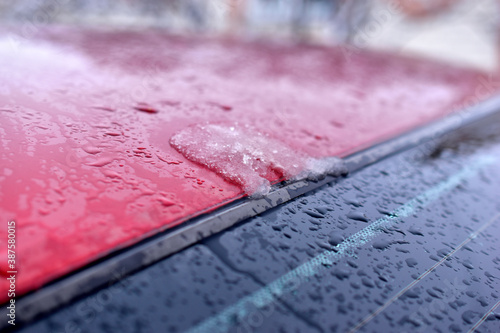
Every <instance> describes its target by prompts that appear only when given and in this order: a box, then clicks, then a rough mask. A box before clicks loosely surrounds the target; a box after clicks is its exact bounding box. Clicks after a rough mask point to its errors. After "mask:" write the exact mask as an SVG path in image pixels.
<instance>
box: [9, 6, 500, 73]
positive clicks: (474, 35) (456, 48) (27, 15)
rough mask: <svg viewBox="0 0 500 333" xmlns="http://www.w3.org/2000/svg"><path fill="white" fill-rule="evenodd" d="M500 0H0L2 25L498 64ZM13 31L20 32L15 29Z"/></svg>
mask: <svg viewBox="0 0 500 333" xmlns="http://www.w3.org/2000/svg"><path fill="white" fill-rule="evenodd" d="M499 9H500V0H371V1H370V0H142V1H134V0H44V1H36V0H17V1H9V0H0V20H1V22H2V25H1V26H3V27H4V28H5V27H8V26H9V25H12V26H16V27H17V28H18V30H17V31H19V27H21V31H22V32H21V34H23V36H21V37H23V38H28V37H33V36H34V35H35V31H36V30H37V29H38V28H39V27H40V26H45V25H51V24H64V25H76V26H90V27H98V28H103V29H150V28H154V29H164V30H166V31H169V32H171V33H175V34H205V35H209V36H214V35H215V36H224V37H229V36H231V37H236V38H243V39H273V40H280V41H283V40H285V41H290V42H300V43H314V44H326V45H336V44H342V45H348V46H346V51H347V52H358V51H360V50H363V49H382V50H391V51H392V52H397V53H405V54H414V55H418V56H424V57H430V58H435V59H440V60H443V61H446V62H449V63H453V64H458V65H462V66H467V67H474V68H478V69H482V70H487V71H496V70H497V68H499V66H498V59H499V56H498V55H499V54H500V52H499V51H498V50H499V45H498V41H499V40H500V38H499V37H498V35H499V30H500V29H499V27H500V24H499V20H500V19H499V18H500V15H499ZM18 33H19V32H18Z"/></svg>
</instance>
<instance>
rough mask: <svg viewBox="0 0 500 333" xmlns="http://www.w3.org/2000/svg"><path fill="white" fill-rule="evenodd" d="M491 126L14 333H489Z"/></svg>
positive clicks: (494, 181)
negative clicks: (71, 332)
mask: <svg viewBox="0 0 500 333" xmlns="http://www.w3.org/2000/svg"><path fill="white" fill-rule="evenodd" d="M495 118H496V120H495V119H492V118H490V119H488V120H487V121H485V122H483V123H482V124H481V125H480V126H478V127H474V126H471V127H469V128H468V129H467V130H466V131H460V132H459V133H454V134H453V135H450V136H448V138H447V139H446V140H444V141H441V142H439V143H435V144H433V145H428V144H423V145H420V146H418V147H416V148H414V149H411V150H409V151H406V152H403V153H401V154H396V155H394V156H392V157H390V158H388V159H386V160H384V161H380V162H378V163H375V164H373V165H371V166H368V167H366V168H365V169H363V170H361V171H358V172H356V173H353V174H351V175H349V176H348V177H347V178H339V179H337V181H336V182H333V183H331V184H329V185H325V186H323V187H321V188H319V189H318V190H316V191H314V192H310V193H308V194H306V195H304V196H302V197H299V198H296V199H294V200H292V201H289V202H287V203H285V204H283V205H281V206H278V207H276V208H274V209H272V210H270V211H268V212H266V213H264V214H262V215H260V216H257V217H254V218H251V219H249V220H247V221H246V222H245V223H241V224H240V225H237V226H235V227H233V228H230V229H228V230H225V231H223V232H221V233H219V234H216V235H214V236H212V237H210V238H207V239H205V240H203V241H202V242H200V243H199V244H196V245H193V246H191V247H189V248H187V249H185V250H183V251H180V252H179V253H176V254H174V255H172V256H171V257H168V258H166V259H164V260H161V261H160V262H158V263H156V264H154V265H152V266H150V267H146V268H144V269H143V270H141V271H140V272H138V273H136V274H133V275H132V276H129V277H127V278H124V279H121V280H119V281H117V283H116V284H114V285H112V286H109V287H106V288H102V289H101V290H98V291H96V292H95V293H91V294H89V295H87V296H86V297H83V298H82V299H80V300H77V301H75V302H74V303H72V304H71V305H68V306H65V307H63V308H62V309H61V310H60V311H57V312H54V313H50V315H48V316H47V317H45V318H43V319H41V320H39V321H37V322H35V323H33V324H32V325H30V326H29V327H26V329H25V330H23V331H22V332H23V333H52V332H65V330H66V331H70V330H74V331H78V332H81V333H94V332H113V331H120V332H124V333H125V332H157V331H166V332H245V333H246V332H339V333H340V332H370V333H376V332H408V333H409V332H419V333H424V332H457V333H458V332H470V330H472V329H473V328H477V330H475V331H474V332H477V333H497V332H498V331H499V330H498V329H499V327H500V293H499V290H500V245H499V244H500V243H499V240H500V199H499V198H500V196H499V188H500V160H499V156H500V136H499V134H500V117H499V116H498V115H497V116H496V117H495ZM359 235H362V237H359ZM117 274H119V272H117ZM117 277H119V275H117Z"/></svg>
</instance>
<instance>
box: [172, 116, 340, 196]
mask: <svg viewBox="0 0 500 333" xmlns="http://www.w3.org/2000/svg"><path fill="white" fill-rule="evenodd" d="M170 144H171V145H172V147H174V148H175V149H176V150H177V151H178V152H180V153H181V154H182V155H184V156H185V157H186V158H187V159H188V160H190V161H193V162H196V163H199V164H202V165H204V166H206V167H207V168H208V169H210V170H212V171H214V172H216V173H217V174H219V175H221V176H222V177H223V178H224V179H226V180H227V181H230V182H232V183H236V184H238V185H240V186H242V187H243V190H244V191H245V193H247V194H249V195H252V196H261V195H266V194H267V193H269V190H270V188H271V184H270V182H269V181H268V180H267V179H268V178H271V179H273V178H275V177H276V176H278V177H279V178H286V179H305V178H308V179H311V180H317V179H320V178H322V177H324V176H325V175H327V174H329V175H340V174H342V173H344V172H345V167H344V165H343V163H342V161H341V160H340V159H338V158H335V157H329V158H325V159H313V158H311V157H309V156H307V155H305V154H303V153H301V152H297V151H295V150H292V149H291V148H290V147H288V146H286V145H284V144H283V143H282V142H280V141H278V140H276V139H273V138H271V137H269V135H266V134H263V133H260V132H259V131H257V130H256V129H254V128H251V127H250V126H247V125H238V124H234V125H232V126H224V125H215V124H207V125H197V126H192V127H188V128H186V129H184V130H183V131H181V132H179V133H177V134H175V135H174V136H173V137H172V138H171V139H170ZM273 176H274V177H273Z"/></svg>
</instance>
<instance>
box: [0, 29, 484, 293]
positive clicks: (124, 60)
mask: <svg viewBox="0 0 500 333" xmlns="http://www.w3.org/2000/svg"><path fill="white" fill-rule="evenodd" d="M352 51H353V50H350V49H346V48H342V47H338V48H325V47H318V46H304V45H301V46H297V45H295V46H292V45H276V44H270V43H263V42H236V41H230V40H220V39H199V38H184V37H173V36H168V35H165V34H162V33H159V32H147V33H146V32H104V31H97V30H95V31H93V30H86V31H77V30H71V29H67V28H64V29H63V28H52V29H50V30H46V31H40V32H38V34H37V35H36V36H35V37H33V38H31V39H24V38H17V37H16V35H9V34H4V35H0V59H2V66H1V67H0V78H1V82H2V85H1V86H0V142H1V150H0V154H1V155H0V163H1V164H0V166H1V167H0V219H1V220H2V221H9V220H15V221H16V226H17V229H16V230H17V236H18V240H17V244H18V267H17V269H18V272H19V273H18V281H17V288H18V291H19V292H21V293H25V292H28V291H30V290H34V289H36V288H37V287H40V286H41V285H43V284H44V283H47V282H49V281H51V280H53V279H54V278H57V277H60V276H62V275H63V274H65V273H68V272H70V271H71V270H74V269H76V268H79V267H82V266H83V265H85V264H87V263H89V262H91V261H92V260H95V259H96V258H99V257H101V256H103V255H105V254H107V253H109V252H110V251H112V250H115V249H118V248H123V247H125V246H128V245H130V244H132V243H135V242H137V241H138V240H140V239H144V238H145V237H147V236H148V235H152V234H154V233H157V232H159V231H161V230H165V229H166V228H169V227H172V226H175V225H177V224H179V223H182V222H183V221H185V220H187V219H189V218H191V217H193V216H196V215H199V214H201V213H203V212H207V211H210V210H213V209H214V208H216V207H220V206H221V205H224V204H225V203H228V202H230V201H233V200H235V199H237V198H241V197H242V196H244V193H243V191H242V190H241V188H240V187H239V186H237V185H235V184H234V183H231V182H228V181H226V180H225V179H224V178H223V177H220V176H218V175H217V174H216V173H214V172H212V171H210V170H208V169H207V168H205V167H204V166H202V165H199V164H196V163H193V162H190V161H189V160H187V159H186V158H185V157H184V156H183V155H181V154H180V153H179V152H177V151H176V150H175V149H174V148H172V146H171V145H170V143H169V140H170V138H171V137H172V136H173V135H175V133H177V132H178V131H180V130H183V129H185V128H187V127H188V126H191V125H196V124H206V123H215V124H227V125H228V126H230V125H231V124H234V123H235V122H237V123H239V124H245V125H249V126H252V127H254V128H258V129H259V131H261V132H262V133H266V135H268V136H269V137H272V138H273V139H274V140H278V141H280V142H282V143H283V145H285V146H286V147H289V148H291V149H294V150H296V151H298V152H301V153H302V154H306V155H308V156H311V157H315V158H320V157H326V156H339V157H342V156H346V155H348V154H350V153H353V152H355V151H359V150H360V149H362V148H364V147H367V146H369V145H372V144H373V143H374V142H379V141H381V140H384V139H387V138H390V137H393V136H395V135H398V134H400V133H403V132H405V131H407V130H409V129H411V128H415V127H416V126H418V125H421V124H424V123H426V122H429V121H431V120H434V119H438V118H441V117H443V116H445V115H447V114H448V113H450V112H453V111H454V110H458V109H461V108H463V106H464V105H465V106H466V104H467V103H474V102H477V101H478V99H479V98H485V97H486V95H487V94H488V91H487V89H486V88H485V87H484V86H481V82H483V81H482V80H485V76H484V74H481V73H478V72H475V71H471V70H466V69H459V68H454V67H450V66H447V65H444V64H441V63H433V62H429V61H423V60H417V59H413V58H405V57H401V56H397V55H390V54H385V53H374V52H368V51H361V50H354V52H352ZM477 87H480V89H478V88H477ZM266 177H267V178H268V180H270V181H271V182H276V181H277V180H279V178H280V175H279V174H276V173H272V172H270V173H268V175H266ZM0 235H1V236H0V243H1V244H0V251H2V253H3V254H2V255H1V256H3V257H4V258H5V257H6V253H4V252H6V249H7V247H6V244H5V241H6V240H7V229H6V228H4V229H2V230H0ZM1 265H5V264H4V262H3V261H2V262H1ZM7 270H8V267H6V266H4V267H1V272H2V274H6V271H7ZM0 281H1V282H0V283H1V286H0V295H1V296H0V297H1V299H2V301H5V300H6V295H7V293H6V290H7V289H8V287H7V282H6V279H1V280H0Z"/></svg>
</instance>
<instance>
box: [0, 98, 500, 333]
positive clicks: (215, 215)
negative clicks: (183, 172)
mask: <svg viewBox="0 0 500 333" xmlns="http://www.w3.org/2000/svg"><path fill="white" fill-rule="evenodd" d="M499 111H500V96H495V97H493V98H490V99H488V100H486V101H484V102H482V103H480V104H477V105H475V106H474V107H470V108H468V109H466V110H462V111H461V112H456V113H454V114H452V115H450V116H448V117H445V118H443V119H440V120H438V121H435V122H432V123H429V124H426V125H424V126H422V127H419V128H417V129H415V130H412V131H410V132H407V133H405V134H403V135H401V136H399V137H397V138H393V139H390V140H388V141H385V142H382V143H379V144H376V145H374V146H372V147H370V148H368V149H365V150H363V151H360V152H358V153H355V154H353V155H350V156H348V157H346V158H344V159H343V160H344V162H345V165H346V167H347V169H348V171H349V172H354V171H357V170H359V169H361V168H364V167H366V166H368V165H370V164H372V163H375V162H378V161H380V160H382V159H384V158H387V157H389V156H391V155H394V154H396V153H398V152H401V151H404V150H407V149H410V148H413V147H415V146H417V145H419V144H422V143H431V144H432V143H433V141H434V142H436V141H435V140H437V139H439V138H440V137H442V136H443V135H444V134H447V133H450V132H452V131H454V130H456V129H459V128H462V127H465V126H467V125H470V124H473V123H475V122H477V121H479V120H482V119H484V118H487V117H488V116H492V115H495V114H497V113H500V112H499ZM335 179H336V178H335V177H331V176H326V177H325V178H324V179H322V180H320V181H316V182H312V181H306V180H301V181H297V182H292V183H281V184H278V185H276V186H275V188H274V189H273V190H272V191H271V192H270V193H269V195H267V196H266V197H263V198H258V199H249V198H243V199H239V200H236V201H234V202H232V203H229V204H227V205H225V206H223V207H221V208H219V209H217V210H215V211H213V212H211V213H208V214H204V215H201V216H199V217H196V218H193V219H191V220H189V221H187V222H185V223H183V224H181V225H179V226H177V227H174V228H172V229H169V230H166V231H164V232H161V233H159V234H157V235H154V236H152V237H149V238H147V239H145V240H143V241H141V242H139V243H137V244H135V245H132V246H130V247H128V248H126V249H123V250H119V251H116V252H114V253H111V254H109V255H108V256H106V257H105V258H102V259H100V260H97V261H95V262H93V263H91V264H89V265H87V266H85V267H83V268H81V269H79V270H77V271H75V272H72V273H71V274H68V275H66V276H64V277H62V278H60V279H58V280H56V281H54V282H51V283H50V284H48V285H46V286H44V287H42V288H41V289H39V290H37V291H34V292H31V293H29V294H27V295H25V296H23V297H21V298H19V299H18V300H17V301H16V319H17V320H16V322H17V323H19V324H23V323H27V322H30V321H32V320H34V319H36V318H37V317H38V316H40V315H43V314H44V313H47V312H50V311H53V310H55V309H57V308H58V307H61V306H62V305H64V304H67V303H68V302H70V301H72V300H75V299H77V298H78V297H80V296H83V295H85V294H87V293H89V292H92V291H94V290H96V289H98V288H99V287H103V286H106V285H111V284H113V283H115V282H117V281H118V280H119V279H121V278H124V277H126V276H127V275H129V274H131V273H133V272H135V271H138V270H140V269H141V268H143V267H145V266H148V265H151V264H153V263H154V262H156V261H158V260H160V259H162V258H165V257H166V256H168V255H171V254H173V253H175V252H178V251H179V250H182V249H184V248H186V247H188V246H190V245H193V244H195V243H196V242H198V241H200V240H201V239H204V238H206V237H209V236H210V235H213V234H215V233H218V232H220V231H222V230H224V229H227V228H229V227H231V226H233V225H235V224H237V223H239V222H241V221H243V220H246V219H248V218H250V217H253V216H255V215H257V214H260V213H263V212H265V211H266V210H268V209H271V208H273V207H276V206H278V205H280V204H281V203H284V202H287V201H289V200H291V199H293V198H296V197H298V196H300V195H302V194H305V193H307V192H309V191H312V190H315V189H317V188H319V187H321V186H323V185H325V184H327V183H331V182H334V181H335ZM6 326H7V322H6V321H1V322H0V328H2V329H3V328H6ZM17 326H18V325H17Z"/></svg>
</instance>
